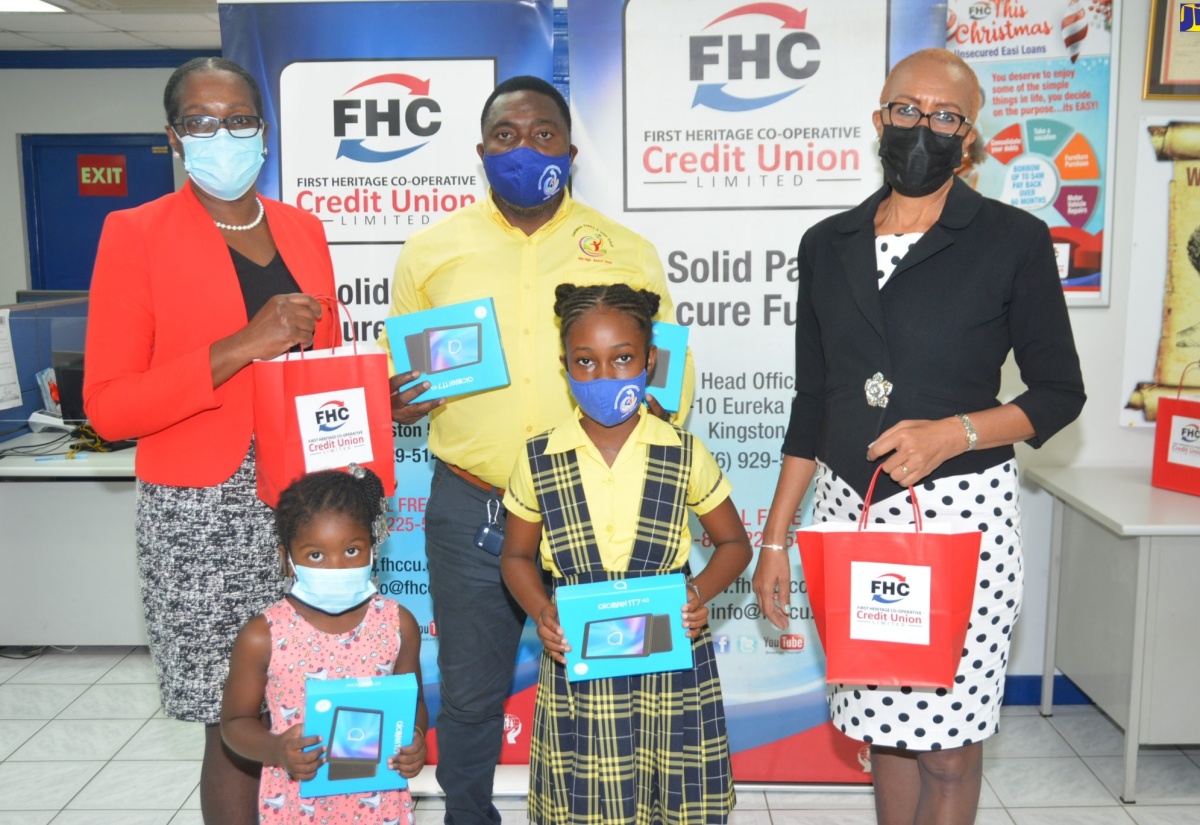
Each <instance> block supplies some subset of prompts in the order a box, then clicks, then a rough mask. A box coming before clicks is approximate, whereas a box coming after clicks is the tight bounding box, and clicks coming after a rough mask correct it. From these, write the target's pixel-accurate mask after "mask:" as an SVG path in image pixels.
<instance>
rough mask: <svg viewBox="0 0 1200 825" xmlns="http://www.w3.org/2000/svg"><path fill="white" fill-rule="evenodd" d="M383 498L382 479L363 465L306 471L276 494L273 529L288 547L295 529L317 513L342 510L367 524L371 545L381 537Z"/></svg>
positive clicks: (339, 511)
mask: <svg viewBox="0 0 1200 825" xmlns="http://www.w3.org/2000/svg"><path fill="white" fill-rule="evenodd" d="M383 501H384V494H383V482H382V481H380V480H379V476H377V475H375V473H373V472H371V471H370V470H368V469H367V468H366V467H353V468H352V469H351V471H350V472H346V471H343V470H321V471H320V472H316V473H309V474H308V475H306V476H303V477H302V478H299V479H297V480H296V481H294V482H292V483H291V484H290V485H288V487H287V489H286V490H284V491H283V492H282V493H281V494H280V496H279V504H278V505H277V506H276V507H275V532H276V533H277V534H278V536H279V543H280V544H282V545H283V546H284V547H285V548H287V549H289V550H290V549H291V546H292V542H293V541H295V539H296V533H298V532H300V530H301V529H302V528H303V527H305V526H307V525H308V524H310V523H312V521H313V519H315V518H316V517H317V516H318V515H319V514H321V513H323V512H326V511H332V512H335V513H344V514H345V515H347V516H349V517H350V518H352V519H354V520H355V521H356V522H357V523H358V524H360V525H361V526H363V527H365V528H367V529H368V530H369V531H370V533H371V545H372V547H375V546H378V544H379V542H380V541H382V540H383V536H382V535H380V533H381V532H382V531H381V528H380V520H381V517H382V515H383Z"/></svg>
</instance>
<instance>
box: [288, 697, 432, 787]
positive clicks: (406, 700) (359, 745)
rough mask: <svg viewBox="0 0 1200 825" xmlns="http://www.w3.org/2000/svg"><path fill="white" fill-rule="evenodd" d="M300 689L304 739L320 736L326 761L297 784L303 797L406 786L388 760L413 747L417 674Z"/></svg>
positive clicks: (406, 783) (406, 782) (405, 780)
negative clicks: (406, 748)
mask: <svg viewBox="0 0 1200 825" xmlns="http://www.w3.org/2000/svg"><path fill="white" fill-rule="evenodd" d="M304 685H305V692H306V696H305V701H304V735H305V736H320V737H321V744H322V745H324V747H325V762H324V763H323V764H322V765H321V767H320V768H319V769H318V770H317V775H316V776H315V777H313V778H312V779H309V780H306V781H304V782H301V783H300V796H301V797H302V798H304V799H311V798H312V797H315V796H333V795H334V794H342V793H359V792H364V791H365V792H370V791H390V790H396V789H399V788H407V787H408V780H407V779H405V778H404V777H403V776H401V775H400V774H399V773H397V772H396V771H394V770H392V769H391V768H389V767H388V759H389V758H390V757H392V756H394V755H395V754H396V753H397V752H398V751H399V750H400V749H401V748H402V747H404V746H406V745H409V744H411V743H412V740H413V724H414V723H415V720H416V715H417V677H416V675H414V674H412V673H404V674H400V675H392V676H376V677H371V678H362V679H330V680H323V679H309V680H308V681H307V682H305V683H304Z"/></svg>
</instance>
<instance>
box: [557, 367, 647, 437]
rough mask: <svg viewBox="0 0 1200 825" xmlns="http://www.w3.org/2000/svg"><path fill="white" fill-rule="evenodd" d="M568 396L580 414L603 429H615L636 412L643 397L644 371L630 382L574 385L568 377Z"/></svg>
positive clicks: (599, 381)
mask: <svg viewBox="0 0 1200 825" xmlns="http://www.w3.org/2000/svg"><path fill="white" fill-rule="evenodd" d="M567 383H568V384H570V386H571V395H573V396H575V400H576V401H578V402H579V409H581V410H583V414H584V415H586V416H587V417H588V418H590V419H592V420H593V421H595V422H596V423H597V424H599V425H601V426H602V427H615V426H617V425H618V424H620V423H621V422H623V421H626V420H628V419H629V417H630V416H631V415H633V414H634V413H635V412H637V408H638V405H639V404H641V403H642V399H643V398H645V397H646V371H645V370H642V371H641V373H639V374H638V375H637V376H635V377H633V378H597V379H595V380H593V381H576V380H575V379H574V378H572V377H571V375H570V374H569V373H568V374H567Z"/></svg>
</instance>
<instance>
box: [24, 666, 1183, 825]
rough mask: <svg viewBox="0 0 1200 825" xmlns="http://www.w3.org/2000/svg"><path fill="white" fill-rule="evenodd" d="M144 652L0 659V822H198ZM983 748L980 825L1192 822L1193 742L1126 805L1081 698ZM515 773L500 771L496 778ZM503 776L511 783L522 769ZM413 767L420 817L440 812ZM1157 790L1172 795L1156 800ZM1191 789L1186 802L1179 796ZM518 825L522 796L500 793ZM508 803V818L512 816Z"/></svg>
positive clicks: (1166, 758) (743, 803) (1154, 755)
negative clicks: (1077, 703)
mask: <svg viewBox="0 0 1200 825" xmlns="http://www.w3.org/2000/svg"><path fill="white" fill-rule="evenodd" d="M153 681H154V676H153V671H152V667H151V664H150V659H149V656H148V654H147V653H146V652H145V650H144V649H136V650H134V649H129V648H119V649H118V648H81V649H79V650H76V651H73V652H58V651H50V652H47V653H46V654H44V655H43V656H41V657H40V658H37V659H27V660H13V659H6V658H0V825H45V823H50V822H53V823H55V825H110V823H113V824H115V823H120V824H121V825H168V823H170V825H200V822H201V820H200V810H199V808H200V804H199V795H198V792H197V783H198V781H199V776H200V761H199V760H200V756H201V751H202V748H203V741H202V740H203V734H202V732H201V730H200V729H199V726H197V725H191V724H187V723H183V722H176V721H174V720H171V719H167V718H165V717H163V715H162V714H161V713H160V712H159V710H158V696H157V692H156V689H155V687H154V684H153ZM1004 717H1005V718H1004V722H1003V724H1002V726H1001V727H1002V730H1001V733H1000V734H999V735H998V736H996V737H995V738H993V739H992V740H991V741H990V742H989V743H988V745H987V750H986V753H987V757H986V758H985V762H984V779H985V781H984V787H983V798H982V800H981V810H980V813H979V818H978V820H977V822H978V823H979V825H1132V824H1133V823H1137V825H1200V748H1197V749H1194V750H1190V749H1178V748H1154V749H1150V748H1145V749H1143V750H1142V756H1141V758H1140V760H1139V763H1138V793H1139V796H1140V798H1141V799H1142V802H1141V803H1140V804H1137V805H1122V804H1121V803H1120V802H1119V801H1118V799H1117V796H1116V794H1117V789H1118V785H1119V783H1120V780H1121V770H1122V767H1121V755H1120V754H1121V736H1120V732H1119V731H1118V729H1117V728H1116V727H1115V726H1114V725H1113V724H1112V723H1111V722H1109V721H1108V720H1107V719H1106V718H1105V717H1104V716H1102V715H1101V714H1100V713H1099V712H1097V711H1096V710H1095V709H1093V708H1091V707H1082V706H1066V707H1059V708H1056V709H1055V715H1054V717H1053V718H1052V719H1043V718H1042V717H1041V716H1039V715H1038V714H1037V711H1036V709H1035V708H1033V707H1011V708H1005V709H1004ZM514 771H515V772H517V773H523V771H521V770H520V769H512V768H507V769H505V773H506V774H512V773H514ZM504 781H505V783H506V784H508V785H509V786H511V787H514V788H520V787H522V785H523V781H522V779H521V778H520V777H519V776H516V775H511V776H510V775H506V776H505V777H504ZM423 788H424V789H432V788H433V784H432V781H431V778H430V777H428V776H426V775H424V774H423V775H422V777H421V778H420V779H419V780H418V782H417V783H415V784H414V789H415V790H416V791H417V792H418V802H417V814H418V817H419V818H420V819H421V820H422V821H423V822H425V823H426V825H429V823H437V822H440V820H441V814H440V809H441V808H442V805H441V801H440V799H439V798H438V797H436V796H421V795H419V794H420V792H421V790H422V789H423ZM1152 797H1153V798H1157V799H1162V800H1174V801H1177V802H1178V803H1179V804H1164V803H1159V804H1155V802H1154V800H1153V799H1152ZM1187 798H1191V802H1190V804H1185V803H1184V801H1183V800H1185V799H1187ZM496 803H497V807H500V808H501V809H502V810H503V811H504V813H505V819H506V821H508V822H510V823H512V824H513V825H524V823H525V822H526V819H525V800H524V799H523V798H521V797H501V798H497V800H496ZM510 811H511V815H509V812H510ZM874 821H875V818H874V815H873V812H872V801H871V794H870V790H869V789H848V790H839V789H830V788H807V789H803V788H802V789H794V790H793V789H789V790H786V791H785V790H772V791H768V792H762V791H759V790H750V789H748V788H742V789H741V790H740V791H739V793H738V807H737V810H736V811H735V812H734V814H733V816H732V818H731V823H732V825H872V823H874Z"/></svg>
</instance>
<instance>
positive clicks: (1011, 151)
mask: <svg viewBox="0 0 1200 825" xmlns="http://www.w3.org/2000/svg"><path fill="white" fill-rule="evenodd" d="M1115 40H1116V38H1115V37H1114V33H1113V9H1112V3H1111V2H1109V1H1108V0H949V5H948V10H947V20H946V48H948V49H950V50H951V51H953V52H955V53H956V54H958V55H959V56H960V57H962V58H963V59H964V60H966V61H967V62H968V63H970V64H971V66H972V68H974V69H975V72H976V74H977V75H978V76H979V82H980V85H981V86H982V88H983V107H982V109H981V110H980V112H979V117H978V119H977V123H976V129H977V130H978V134H979V137H980V139H981V140H983V141H984V149H985V160H984V161H983V162H982V163H979V164H978V165H971V164H968V166H967V167H966V168H965V169H963V170H960V173H959V174H960V176H961V177H963V178H964V179H965V180H966V181H967V182H968V183H970V184H971V185H972V186H974V187H975V188H976V189H977V190H979V191H980V192H981V193H983V194H984V195H987V196H988V197H991V198H996V199H997V200H1000V201H1002V202H1004V203H1008V204H1012V205H1013V206H1017V207H1020V208H1021V209H1024V210H1026V211H1028V212H1031V213H1033V214H1034V215H1037V216H1038V217H1039V218H1041V219H1042V220H1043V221H1045V222H1046V224H1047V225H1048V226H1049V227H1050V235H1051V237H1052V239H1053V241H1054V251H1055V256H1056V258H1057V260H1058V271H1059V279H1060V281H1061V282H1062V287H1063V290H1064V292H1065V293H1066V296H1067V302H1068V303H1069V304H1071V305H1074V306H1103V305H1107V303H1108V283H1109V280H1110V279H1109V275H1108V272H1109V270H1110V268H1111V261H1110V260H1109V258H1110V254H1109V251H1108V249H1109V243H1108V240H1107V238H1108V233H1107V232H1106V231H1105V220H1106V216H1107V215H1109V214H1111V213H1112V208H1111V199H1110V191H1111V187H1110V186H1108V174H1109V169H1110V168H1111V164H1112V157H1113V153H1112V146H1113V135H1114V132H1115V121H1114V112H1113V110H1112V107H1110V105H1109V101H1110V100H1112V99H1115V94H1110V92H1111V90H1112V87H1113V83H1114V81H1115V79H1116V72H1115V65H1114V63H1115V59H1116V58H1115V56H1116V53H1117V52H1116V49H1115V48H1114V43H1115Z"/></svg>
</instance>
